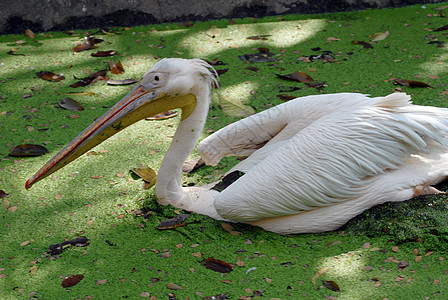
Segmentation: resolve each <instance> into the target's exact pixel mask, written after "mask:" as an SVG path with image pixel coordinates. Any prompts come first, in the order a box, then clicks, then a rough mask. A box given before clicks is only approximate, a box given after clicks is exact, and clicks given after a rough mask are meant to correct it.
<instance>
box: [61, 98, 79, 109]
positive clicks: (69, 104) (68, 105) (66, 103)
mask: <svg viewBox="0 0 448 300" xmlns="http://www.w3.org/2000/svg"><path fill="white" fill-rule="evenodd" d="M58 104H59V106H60V107H62V108H65V109H68V110H71V111H82V110H84V107H83V106H82V104H81V103H79V102H78V101H75V100H73V99H72V98H69V97H67V98H64V99H61V100H58Z"/></svg>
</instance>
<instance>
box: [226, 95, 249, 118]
mask: <svg viewBox="0 0 448 300" xmlns="http://www.w3.org/2000/svg"><path fill="white" fill-rule="evenodd" d="M218 103H219V106H221V109H222V111H223V112H224V113H225V114H226V115H228V116H231V117H247V116H250V115H253V114H254V113H255V109H254V108H253V107H251V106H248V105H244V104H243V103H242V102H241V101H240V100H238V99H235V98H233V97H229V96H228V97H224V96H222V95H221V94H218Z"/></svg>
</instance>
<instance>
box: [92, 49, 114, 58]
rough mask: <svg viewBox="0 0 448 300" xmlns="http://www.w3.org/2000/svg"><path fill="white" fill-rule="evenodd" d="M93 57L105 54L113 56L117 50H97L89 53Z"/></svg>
mask: <svg viewBox="0 0 448 300" xmlns="http://www.w3.org/2000/svg"><path fill="white" fill-rule="evenodd" d="M90 55H91V56H95V57H105V56H114V55H117V51H114V50H109V51H97V52H95V53H92V54H90Z"/></svg>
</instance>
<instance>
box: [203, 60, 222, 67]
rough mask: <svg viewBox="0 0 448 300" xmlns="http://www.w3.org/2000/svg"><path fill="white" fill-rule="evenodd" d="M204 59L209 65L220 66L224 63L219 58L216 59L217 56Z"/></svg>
mask: <svg viewBox="0 0 448 300" xmlns="http://www.w3.org/2000/svg"><path fill="white" fill-rule="evenodd" d="M205 61H206V62H207V63H208V64H209V65H211V66H222V65H224V63H223V62H222V61H220V60H219V59H217V58H215V59H213V60H208V59H205Z"/></svg>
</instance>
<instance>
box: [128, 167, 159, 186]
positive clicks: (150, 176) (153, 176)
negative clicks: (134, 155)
mask: <svg viewBox="0 0 448 300" xmlns="http://www.w3.org/2000/svg"><path fill="white" fill-rule="evenodd" d="M131 171H132V172H133V173H135V174H136V175H137V176H139V177H140V178H142V179H143V180H144V181H145V182H147V183H148V185H147V186H145V188H147V189H149V188H150V187H152V186H153V185H154V184H156V180H157V173H156V171H154V170H153V169H151V168H150V167H148V166H145V165H141V166H140V167H138V168H134V169H132V170H131Z"/></svg>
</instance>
